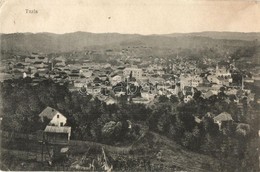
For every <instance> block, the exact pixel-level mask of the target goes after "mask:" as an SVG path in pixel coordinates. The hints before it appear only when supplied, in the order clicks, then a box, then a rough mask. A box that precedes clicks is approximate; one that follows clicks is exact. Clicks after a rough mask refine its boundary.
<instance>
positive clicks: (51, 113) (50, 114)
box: [39, 107, 71, 143]
mask: <svg viewBox="0 0 260 172" xmlns="http://www.w3.org/2000/svg"><path fill="white" fill-rule="evenodd" d="M39 117H40V119H41V121H42V122H43V121H44V120H45V119H47V120H50V122H49V124H48V125H47V126H46V127H45V129H44V132H43V138H44V140H45V141H47V142H50V143H67V142H68V141H69V140H70V136H71V127H69V126H64V125H65V124H66V122H67V118H66V117H65V116H64V115H62V114H61V113H60V112H59V111H57V110H56V109H54V108H51V107H46V108H45V109H44V110H43V111H42V112H41V113H40V115H39Z"/></svg>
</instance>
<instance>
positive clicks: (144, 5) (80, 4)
mask: <svg viewBox="0 0 260 172" xmlns="http://www.w3.org/2000/svg"><path fill="white" fill-rule="evenodd" d="M0 6H1V7H0V33H14V32H33V33H37V32H53V33H59V34H62V33H70V32H76V31H86V32H94V33H108V32H117V33H137V34H144V35H148V34H168V33H188V32H201V31H232V32H260V2H259V1H258V2H257V0H255V1H251V0H135V1H134V2H133V0H0ZM26 9H30V10H34V9H35V10H37V12H38V13H36V14H31V13H26Z"/></svg>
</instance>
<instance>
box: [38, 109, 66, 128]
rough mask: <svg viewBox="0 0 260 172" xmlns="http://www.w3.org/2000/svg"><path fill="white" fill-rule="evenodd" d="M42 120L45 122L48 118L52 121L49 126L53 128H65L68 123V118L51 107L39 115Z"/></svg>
mask: <svg viewBox="0 0 260 172" xmlns="http://www.w3.org/2000/svg"><path fill="white" fill-rule="evenodd" d="M39 117H40V118H41V120H42V121H43V120H44V118H47V119H49V120H50V122H49V125H53V126H58V127H61V126H64V125H65V124H66V122H67V118H66V117H65V116H64V115H62V114H61V113H60V112H58V111H57V110H56V109H53V108H51V107H46V108H45V109H44V110H43V111H42V112H41V113H40V115H39Z"/></svg>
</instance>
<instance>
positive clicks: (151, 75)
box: [5, 53, 257, 104]
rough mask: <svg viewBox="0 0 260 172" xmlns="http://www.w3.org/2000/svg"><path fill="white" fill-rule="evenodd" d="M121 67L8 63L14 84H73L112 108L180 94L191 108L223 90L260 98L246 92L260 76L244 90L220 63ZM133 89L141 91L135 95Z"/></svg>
mask: <svg viewBox="0 0 260 172" xmlns="http://www.w3.org/2000/svg"><path fill="white" fill-rule="evenodd" d="M117 61H118V62H119V63H118V64H121V65H113V64H110V63H109V61H107V63H97V62H93V61H92V60H89V59H81V60H78V59H74V63H70V62H69V61H68V58H65V57H63V56H55V57H47V56H46V55H43V54H39V53H32V54H31V55H30V56H23V57H20V56H16V58H15V59H14V60H13V61H12V60H9V61H6V75H9V76H8V77H9V78H19V77H23V78H25V77H30V78H32V85H37V84H38V83H39V82H41V81H42V80H44V79H46V78H49V79H52V80H53V81H54V82H55V83H57V84H60V85H64V84H65V83H67V84H68V86H69V89H70V90H71V91H79V90H80V92H81V93H86V94H91V95H92V96H94V97H97V98H99V99H100V100H102V101H106V103H108V104H113V103H116V102H117V97H120V96H122V95H127V96H129V97H131V101H133V102H134V103H144V104H149V103H151V102H153V100H154V99H156V97H158V96H159V95H166V96H167V97H170V96H171V95H176V96H178V94H179V93H182V94H183V95H184V102H189V101H190V100H192V98H193V96H194V93H195V92H196V91H200V92H201V93H202V94H201V96H202V97H203V98H205V99H207V98H209V97H210V96H212V95H217V94H218V93H219V92H220V88H222V87H224V88H225V93H226V94H227V95H235V98H236V99H235V100H236V101H237V102H239V98H241V96H240V97H238V96H237V92H238V91H240V92H241V90H242V94H243V96H246V97H247V98H248V101H252V100H253V99H254V94H253V93H251V91H250V90H249V89H245V87H244V83H246V82H247V83H254V82H255V78H254V77H257V75H255V76H253V77H251V78H250V77H243V79H242V81H241V84H240V85H238V84H234V82H233V77H232V69H234V68H235V66H234V64H232V63H230V64H228V65H227V64H225V65H221V64H219V63H215V64H214V65H212V64H211V65H209V67H208V68H206V69H201V68H199V67H198V65H197V62H196V61H193V60H185V59H184V58H181V57H178V56H177V57H176V59H170V60H169V59H164V58H155V59H152V58H150V61H149V60H148V61H147V60H144V61H141V60H140V59H139V58H132V59H131V58H130V57H127V58H120V59H117ZM205 63H207V61H205ZM210 66H211V67H210ZM8 77H7V76H5V78H8ZM256 79H257V78H256ZM122 85H124V86H122ZM131 86H134V88H135V89H134V90H130V91H129V88H130V87H131ZM120 87H124V88H125V89H120ZM118 88H119V89H118ZM137 88H138V89H137ZM104 90H105V93H104ZM108 92H109V93H110V94H107V93H108ZM111 92H113V94H111ZM136 92H139V94H138V96H133V94H134V93H136Z"/></svg>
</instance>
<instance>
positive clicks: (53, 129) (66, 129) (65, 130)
mask: <svg viewBox="0 0 260 172" xmlns="http://www.w3.org/2000/svg"><path fill="white" fill-rule="evenodd" d="M44 132H46V133H68V134H69V133H71V127H68V126H62V127H58V126H46V128H45V130H44Z"/></svg>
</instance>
